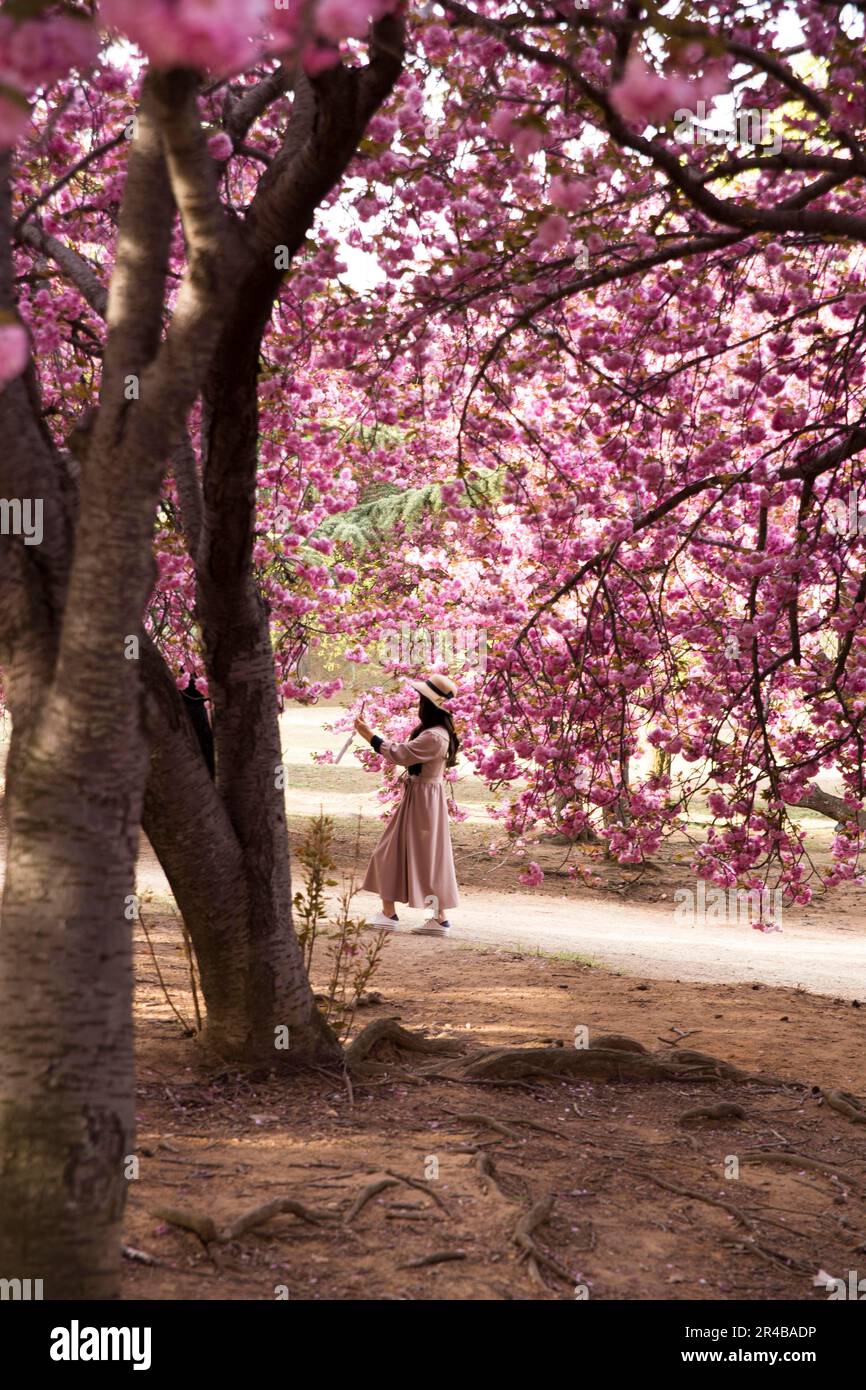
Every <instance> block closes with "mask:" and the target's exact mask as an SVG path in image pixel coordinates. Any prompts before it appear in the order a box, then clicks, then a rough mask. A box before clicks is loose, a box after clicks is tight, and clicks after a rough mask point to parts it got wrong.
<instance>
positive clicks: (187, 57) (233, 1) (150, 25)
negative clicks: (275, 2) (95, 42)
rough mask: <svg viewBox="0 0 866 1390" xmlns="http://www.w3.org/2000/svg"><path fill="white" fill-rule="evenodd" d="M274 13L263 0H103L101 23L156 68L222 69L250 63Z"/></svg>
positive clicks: (217, 70) (219, 70) (221, 70)
mask: <svg viewBox="0 0 866 1390" xmlns="http://www.w3.org/2000/svg"><path fill="white" fill-rule="evenodd" d="M271 14H272V9H271V6H270V5H268V4H267V3H266V0H102V6H101V15H102V20H103V23H105V24H106V25H108V26H109V27H110V28H113V29H118V30H120V32H121V33H123V34H125V35H126V36H127V38H130V39H131V40H132V41H133V43H137V44H138V46H139V48H140V49H141V50H142V52H143V53H145V54H146V55H147V57H148V58H149V59H150V61H151V62H152V63H153V64H154V66H155V67H160V68H172V67H193V68H209V69H213V70H214V71H216V72H225V71H228V70H230V69H233V68H240V67H244V66H246V65H247V64H248V63H250V62H251V61H252V60H253V59H254V58H255V57H256V53H257V46H256V45H255V44H254V43H253V39H255V38H256V37H257V36H258V35H259V34H260V33H261V31H262V29H263V28H264V26H265V22H266V19H267V18H268V17H269V16H270V15H271Z"/></svg>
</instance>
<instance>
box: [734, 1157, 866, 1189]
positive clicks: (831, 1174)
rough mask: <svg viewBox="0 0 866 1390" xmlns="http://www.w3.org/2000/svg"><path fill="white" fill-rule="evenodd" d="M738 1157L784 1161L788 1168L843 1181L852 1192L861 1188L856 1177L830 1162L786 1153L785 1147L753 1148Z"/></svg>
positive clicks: (753, 1161) (764, 1160) (762, 1161)
mask: <svg viewBox="0 0 866 1390" xmlns="http://www.w3.org/2000/svg"><path fill="white" fill-rule="evenodd" d="M740 1157H741V1158H742V1160H743V1161H744V1162H745V1163H784V1164H785V1165H786V1166H787V1167H789V1168H808V1169H809V1170H810V1171H811V1172H814V1173H823V1174H824V1176H825V1177H827V1178H830V1179H831V1180H832V1181H834V1182H839V1183H844V1184H845V1186H846V1187H850V1188H851V1190H852V1191H853V1192H857V1193H860V1192H861V1190H862V1189H861V1187H860V1184H859V1182H858V1181H857V1179H856V1178H852V1177H849V1176H848V1174H847V1173H840V1172H839V1170H838V1168H834V1167H833V1166H832V1164H830V1163H822V1162H821V1160H820V1159H818V1158H806V1157H804V1155H803V1154H793V1153H788V1152H787V1151H786V1150H785V1149H755V1150H754V1152H751V1153H744V1154H741V1155H740Z"/></svg>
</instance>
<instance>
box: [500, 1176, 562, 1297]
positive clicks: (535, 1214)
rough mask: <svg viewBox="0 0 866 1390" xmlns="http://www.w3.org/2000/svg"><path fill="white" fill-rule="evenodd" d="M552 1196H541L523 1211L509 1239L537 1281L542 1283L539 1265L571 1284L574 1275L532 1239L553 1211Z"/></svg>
mask: <svg viewBox="0 0 866 1390" xmlns="http://www.w3.org/2000/svg"><path fill="white" fill-rule="evenodd" d="M553 1203H554V1198H553V1197H552V1196H551V1195H548V1196H547V1197H542V1198H541V1200H540V1201H538V1202H535V1203H534V1205H533V1206H531V1207H530V1208H529V1211H526V1212H524V1213H523V1215H522V1216H521V1217H520V1218H519V1220H518V1222H517V1225H516V1226H515V1227H514V1234H513V1235H512V1237H511V1239H512V1240H513V1242H514V1244H515V1245H516V1246H517V1247H518V1249H519V1250H520V1252H521V1253H520V1255H519V1256H518V1258H519V1259H526V1260H528V1261H529V1268H530V1272H531V1273H532V1276H533V1278H534V1279H535V1280H536V1282H537V1283H542V1282H543V1280H541V1277H540V1274H539V1266H541V1267H543V1268H544V1269H549V1270H550V1271H551V1273H553V1274H555V1275H556V1276H557V1278H558V1279H564V1280H565V1282H566V1284H573V1283H574V1277H573V1275H571V1274H569V1272H568V1270H567V1269H564V1268H563V1266H562V1265H561V1264H559V1263H558V1262H557V1261H556V1260H555V1259H553V1257H552V1256H551V1255H548V1254H546V1253H545V1251H543V1250H542V1249H540V1247H539V1246H538V1244H537V1243H536V1241H535V1239H534V1232H535V1230H536V1229H537V1228H538V1227H539V1226H543V1225H544V1223H545V1221H548V1220H549V1219H550V1214H551V1212H552V1211H553Z"/></svg>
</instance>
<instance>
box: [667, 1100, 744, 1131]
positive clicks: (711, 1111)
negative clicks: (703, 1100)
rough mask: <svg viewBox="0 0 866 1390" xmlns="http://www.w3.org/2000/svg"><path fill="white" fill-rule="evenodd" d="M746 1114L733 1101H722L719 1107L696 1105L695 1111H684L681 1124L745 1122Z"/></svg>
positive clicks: (740, 1106)
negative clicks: (709, 1121) (704, 1121)
mask: <svg viewBox="0 0 866 1390" xmlns="http://www.w3.org/2000/svg"><path fill="white" fill-rule="evenodd" d="M745 1118H746V1112H745V1110H744V1109H743V1107H742V1105H735V1104H734V1102H733V1101H730V1100H722V1101H720V1102H719V1104H718V1105H696V1106H695V1107H694V1109H693V1110H684V1111H683V1113H682V1115H680V1120H679V1122H680V1124H681V1125H685V1124H689V1122H690V1121H692V1120H744V1119H745Z"/></svg>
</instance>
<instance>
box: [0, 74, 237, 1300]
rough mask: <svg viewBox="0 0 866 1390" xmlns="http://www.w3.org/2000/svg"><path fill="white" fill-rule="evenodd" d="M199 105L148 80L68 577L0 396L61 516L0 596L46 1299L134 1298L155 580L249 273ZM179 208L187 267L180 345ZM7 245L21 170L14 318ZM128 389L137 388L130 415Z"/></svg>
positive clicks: (6, 987) (8, 1009) (2, 1127)
mask: <svg viewBox="0 0 866 1390" xmlns="http://www.w3.org/2000/svg"><path fill="white" fill-rule="evenodd" d="M196 86H197V82H196V79H195V78H194V77H193V76H192V75H191V74H189V73H176V74H167V75H159V76H154V75H152V74H149V75H148V77H147V78H146V80H145V87H144V96H143V101H142V109H141V119H140V126H139V133H138V135H137V137H136V140H135V142H134V144H133V146H132V149H131V151H130V155H129V169H128V177H127V183H126V188H125V192H124V202H123V210H122V214H121V221H120V228H119V233H118V241H117V250H116V258H115V274H114V277H113V281H112V288H111V293H110V296H109V301H108V310H107V322H108V324H109V334H108V339H107V343H106V348H105V353H104V358H103V374H102V382H101V389H100V407H99V412H98V415H97V417H96V422H95V424H94V426H93V429H92V432H91V440H90V445H89V450H88V456H87V460H86V466H85V468H84V469H83V472H82V479H81V489H80V504H79V507H78V517H77V529H76V535H75V548H74V552H73V553H72V556H71V559H70V557H69V554H68V545H64V544H63V531H64V528H68V525H69V522H70V519H71V515H72V509H70V508H68V507H67V506H66V505H65V504H66V503H67V502H68V500H69V499H68V497H64V487H63V484H62V481H61V480H60V479H59V478H58V477H57V476H56V468H57V463H58V460H57V457H56V454H55V453H54V452H53V450H52V449H51V448H50V444H49V441H48V440H47V439H46V437H45V436H44V434H43V433H42V431H41V430H40V429H39V427H38V424H37V420H38V408H39V405H38V400H37V399H36V398H35V381H34V380H33V379H31V380H30V381H28V379H27V378H23V379H20V380H19V381H16V382H14V383H13V384H12V385H11V386H10V387H9V388H8V389H7V390H5V391H3V392H0V438H2V439H3V443H4V453H8V454H9V455H11V458H4V460H3V471H8V472H11V474H12V475H13V476H14V477H15V483H16V486H18V487H20V489H21V494H23V496H25V497H26V496H29V497H41V496H42V487H41V483H42V482H43V481H44V482H45V483H46V488H45V494H44V498H43V500H44V503H45V507H46V510H47V511H48V512H49V523H48V526H47V528H46V533H47V536H48V538H49V544H48V546H47V548H46V550H45V553H44V554H43V555H42V556H39V557H32V556H31V555H30V554H29V553H28V551H27V548H26V547H25V546H24V544H23V541H22V539H21V538H9V539H8V540H7V541H6V542H5V544H4V547H3V554H2V570H3V575H4V578H9V579H11V583H10V584H9V585H8V587H7V586H4V590H3V592H2V594H0V622H2V627H0V647H2V652H0V656H2V658H3V659H4V661H5V664H6V667H7V676H8V677H9V679H10V702H11V705H12V709H13V720H14V725H13V739H12V748H11V750H10V759H9V765H8V769H7V797H6V803H7V820H8V829H9V846H8V856H7V874H6V882H5V887H4V893H3V911H2V923H0V1277H3V1278H10V1279H25V1278H31V1279H32V1278H36V1279H41V1280H43V1284H44V1288H45V1292H46V1293H47V1296H48V1297H49V1298H64V1297H65V1298H112V1297H115V1296H116V1294H117V1291H118V1280H119V1272H120V1240H119V1235H120V1223H121V1219H122V1216H123V1208H124V1203H125V1197H126V1190H127V1186H126V1185H127V1181H128V1178H129V1177H130V1176H131V1174H129V1173H128V1172H127V1171H126V1170H125V1165H124V1157H125V1156H126V1155H130V1154H131V1150H132V1144H133V1120H134V1075H133V1053H132V1007H131V1006H132V942H131V930H132V928H131V923H132V920H133V919H134V916H135V910H134V901H135V900H134V896H133V889H134V876H135V855H136V849H137V844H138V833H139V824H140V819H141V808H142V801H143V792H144V782H145V776H146V771H147V740H146V735H145V721H144V710H143V699H142V694H141V685H140V678H139V661H138V651H137V649H136V642H137V638H138V634H139V632H140V628H141V622H142V614H143V612H144V608H145V604H146V601H147V596H148V593H149V591H150V589H151V587H152V585H153V581H154V578H155V573H156V565H155V562H154V559H153V555H152V539H153V526H154V519H155V515H156V507H157V502H158V499H159V493H160V487H161V480H162V474H163V468H164V461H165V459H166V457H167V456H168V454H169V452H170V450H171V448H172V446H173V445H174V444H175V443H176V441H177V439H178V437H179V435H180V433H181V429H182V425H183V422H184V421H185V419H186V416H187V414H188V412H189V410H190V408H191V406H192V404H193V401H194V399H195V397H196V395H197V394H198V391H199V389H200V384H201V380H202V377H203V374H204V368H205V365H206V363H207V361H209V359H210V355H211V352H212V349H213V342H214V338H215V335H216V334H218V332H219V327H220V317H219V315H220V304H221V301H222V300H223V299H224V297H225V295H226V293H227V289H228V284H229V281H230V279H231V277H232V276H233V275H236V268H235V266H234V264H233V261H234V255H233V245H232V243H231V242H230V240H229V237H228V235H227V228H228V226H229V224H228V223H227V221H226V219H225V217H224V213H223V209H222V206H221V204H220V203H219V199H218V197H217V194H216V179H215V171H214V167H213V160H212V159H211V156H210V154H209V152H208V150H207V145H206V141H205V135H204V132H203V130H202V128H201V125H200V121H199V116H198V109H197V101H196ZM175 203H177V206H178V207H179V209H180V211H181V216H182V221H183V228H184V234H185V237H186V242H187V259H188V270H187V274H186V276H185V277H184V281H183V284H182V286H181V289H180V291H179V294H178V300H177V306H178V307H177V310H176V313H175V316H174V318H173V319H172V323H171V325H170V327H169V329H168V332H167V333H166V335H165V337H164V338H163V308H164V301H165V288H166V274H167V269H168V260H169V256H170V252H171V241H172V226H173V221H174V211H175ZM10 228H11V202H10V194H9V161H8V159H5V160H3V161H2V165H0V309H7V308H9V307H11V305H12V303H13V302H14V299H13V284H12V261H11V235H10ZM131 380H132V381H135V382H136V383H138V386H139V387H140V393H139V392H136V394H135V396H134V397H130V396H129V395H128V394H127V390H126V387H127V384H128V383H129V382H130V381H131ZM28 410H29V412H30V418H31V426H32V428H31V431H30V433H31V435H32V437H33V440H34V441H35V445H36V447H35V448H34V449H33V452H32V457H31V458H30V459H29V460H26V459H23V458H22V457H21V450H20V446H18V445H17V443H16V439H17V433H16V432H17V431H18V430H19V429H20V428H21V424H22V420H26V417H27V413H28ZM16 449H17V457H16ZM52 466H53V467H54V469H55V476H54V477H51V476H50V474H51V469H52ZM16 475H17V476H16ZM37 488H38V489H39V490H38V491H37ZM21 494H19V495H21ZM37 549H38V547H37ZM31 615H33V616H35V617H36V619H37V623H36V626H35V627H34V629H33V631H32V632H31V631H29V630H28V627H27V620H28V618H29V617H30V616H31Z"/></svg>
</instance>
